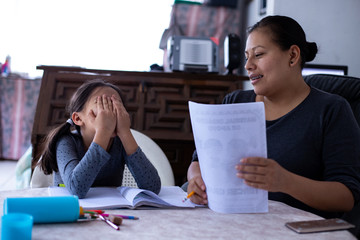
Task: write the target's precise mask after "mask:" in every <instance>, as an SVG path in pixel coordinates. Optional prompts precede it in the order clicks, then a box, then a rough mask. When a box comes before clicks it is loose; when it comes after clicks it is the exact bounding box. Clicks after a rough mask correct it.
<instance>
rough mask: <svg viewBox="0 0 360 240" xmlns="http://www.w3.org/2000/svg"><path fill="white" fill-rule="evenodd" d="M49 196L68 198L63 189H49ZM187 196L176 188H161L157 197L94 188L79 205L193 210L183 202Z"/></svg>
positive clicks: (145, 192)
mask: <svg viewBox="0 0 360 240" xmlns="http://www.w3.org/2000/svg"><path fill="white" fill-rule="evenodd" d="M49 193H50V196H70V195H71V194H70V193H69V191H68V190H67V189H66V188H65V187H49ZM186 196H187V194H186V192H184V191H183V190H182V189H181V188H180V187H178V186H166V187H161V191H160V193H159V195H156V194H155V193H153V192H151V191H149V190H144V189H139V188H131V187H117V188H115V187H94V188H90V190H89V192H88V193H87V195H86V197H85V198H83V199H79V204H80V206H82V207H83V208H84V209H85V210H86V209H113V208H130V209H135V208H138V207H159V208H176V207H183V208H194V207H196V206H198V205H196V204H194V203H192V202H191V201H190V200H187V201H185V202H184V201H183V200H184V199H185V198H186Z"/></svg>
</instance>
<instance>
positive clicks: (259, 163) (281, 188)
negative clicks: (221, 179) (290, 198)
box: [235, 157, 289, 192]
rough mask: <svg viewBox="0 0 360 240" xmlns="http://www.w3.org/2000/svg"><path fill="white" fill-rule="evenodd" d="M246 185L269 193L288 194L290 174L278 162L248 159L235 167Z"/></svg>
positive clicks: (256, 158) (258, 158)
mask: <svg viewBox="0 0 360 240" xmlns="http://www.w3.org/2000/svg"><path fill="white" fill-rule="evenodd" d="M235 168H236V170H238V173H237V174H236V175H237V176H238V177H239V178H242V179H244V182H245V184H247V185H248V186H251V187H254V188H260V189H264V190H267V191H269V192H286V189H287V184H288V183H289V182H288V176H289V172H288V171H287V170H286V169H284V168H283V167H281V166H280V165H279V164H278V163H277V162H276V161H274V160H272V159H268V158H261V157H247V158H243V159H241V161H240V164H238V165H236V166H235Z"/></svg>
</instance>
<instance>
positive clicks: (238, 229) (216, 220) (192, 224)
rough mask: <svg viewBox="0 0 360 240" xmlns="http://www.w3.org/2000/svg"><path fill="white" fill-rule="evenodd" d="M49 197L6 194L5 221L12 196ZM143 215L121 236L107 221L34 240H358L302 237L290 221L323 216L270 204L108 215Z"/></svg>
mask: <svg viewBox="0 0 360 240" xmlns="http://www.w3.org/2000/svg"><path fill="white" fill-rule="evenodd" d="M33 196H48V191H47V189H46V188H38V189H25V190H12V191H0V202H1V205H0V207H1V210H0V211H1V216H2V215H3V202H4V199H5V198H6V197H33ZM106 213H114V214H123V215H133V216H137V217H139V218H140V219H139V220H126V219H124V220H123V224H122V225H121V226H120V231H116V230H114V229H112V228H111V227H110V226H108V225H107V224H106V223H104V222H101V221H90V222H77V223H55V224H35V225H34V227H33V232H32V239H62V240H63V239H132V240H136V239H276V240H282V239H284V240H285V239H286V240H289V239H326V240H332V239H334V240H339V239H341V240H346V239H356V238H355V237H354V236H353V235H352V234H351V233H350V232H348V231H346V230H341V231H333V232H323V233H311V234H298V233H295V232H293V231H292V230H290V229H288V228H287V227H285V223H286V222H289V221H301V220H316V219H321V217H319V216H317V215H314V214H312V213H308V212H305V211H302V210H299V209H296V208H292V207H290V206H288V205H286V204H283V203H280V202H275V201H269V212H268V213H257V214H222V213H216V212H214V211H212V210H210V209H208V208H197V209H154V210H128V209H116V210H106Z"/></svg>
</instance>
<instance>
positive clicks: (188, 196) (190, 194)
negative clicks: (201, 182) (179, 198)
mask: <svg viewBox="0 0 360 240" xmlns="http://www.w3.org/2000/svg"><path fill="white" fill-rule="evenodd" d="M194 194H195V192H194V191H191V193H189V194H188V195H187V196H186V198H184V200H183V202H185V201H186V200H188V199H189V198H190V197H191V196H192V195H194Z"/></svg>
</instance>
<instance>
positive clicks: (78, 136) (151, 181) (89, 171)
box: [40, 80, 161, 198]
mask: <svg viewBox="0 0 360 240" xmlns="http://www.w3.org/2000/svg"><path fill="white" fill-rule="evenodd" d="M67 112H68V113H69V114H70V116H71V117H70V118H69V119H68V120H67V121H66V122H65V123H63V124H62V125H60V126H59V127H57V128H56V129H54V130H53V131H52V132H51V133H50V134H49V135H48V136H47V138H46V142H45V150H44V152H43V154H42V158H41V161H40V164H41V168H42V170H43V171H44V173H45V174H51V173H52V172H54V186H58V184H65V186H66V188H67V189H68V190H69V192H70V193H72V194H74V195H77V196H78V197H79V198H84V197H85V196H86V193H87V192H88V191H89V189H90V187H95V186H120V185H121V183H122V178H123V170H124V166H125V164H126V165H127V166H128V168H129V170H130V172H131V173H132V174H133V176H134V178H135V180H136V183H137V184H138V186H139V188H143V189H148V190H151V191H153V192H155V193H159V191H160V187H161V183H160V177H159V175H158V173H157V171H156V169H155V168H154V166H153V165H152V164H151V163H150V161H149V160H148V159H147V158H146V156H145V155H144V153H143V152H142V151H141V149H140V148H139V146H138V145H137V143H136V141H135V139H134V137H133V136H132V134H131V131H130V118H129V114H128V113H127V111H126V109H125V108H124V106H123V103H122V101H121V98H120V90H119V89H118V88H117V87H116V86H115V85H113V84H110V83H107V82H104V81H102V80H92V81H88V82H85V83H84V84H83V85H81V86H80V87H79V88H78V89H77V91H76V92H75V93H74V95H73V96H72V98H71V100H70V102H69V104H68V106H67ZM71 127H74V128H75V131H73V132H71Z"/></svg>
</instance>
